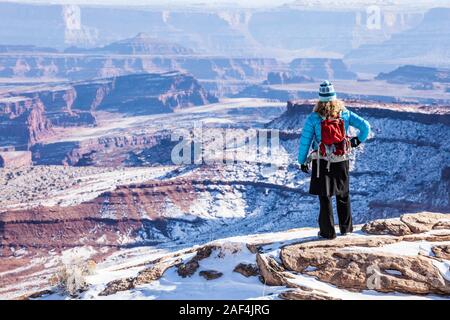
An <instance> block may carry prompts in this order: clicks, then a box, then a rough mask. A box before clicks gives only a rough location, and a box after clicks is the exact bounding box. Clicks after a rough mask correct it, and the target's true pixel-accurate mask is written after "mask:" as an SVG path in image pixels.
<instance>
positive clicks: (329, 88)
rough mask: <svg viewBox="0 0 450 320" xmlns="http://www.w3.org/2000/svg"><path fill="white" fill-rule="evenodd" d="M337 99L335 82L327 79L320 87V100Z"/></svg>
mask: <svg viewBox="0 0 450 320" xmlns="http://www.w3.org/2000/svg"><path fill="white" fill-rule="evenodd" d="M333 100H336V91H334V87H333V84H332V83H331V82H330V81H328V80H325V81H324V82H322V83H321V84H320V88H319V101H322V102H329V101H333Z"/></svg>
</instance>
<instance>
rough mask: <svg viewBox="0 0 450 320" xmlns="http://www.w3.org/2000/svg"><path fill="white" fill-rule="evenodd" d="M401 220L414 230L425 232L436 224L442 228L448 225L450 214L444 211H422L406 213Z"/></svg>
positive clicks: (415, 231)
mask: <svg viewBox="0 0 450 320" xmlns="http://www.w3.org/2000/svg"><path fill="white" fill-rule="evenodd" d="M400 220H401V221H402V222H403V223H405V224H406V225H407V226H408V227H409V228H410V229H411V231H412V232H414V233H423V232H427V231H430V230H432V229H433V228H434V227H435V226H436V227H437V228H442V226H444V225H448V221H449V220H450V215H448V214H443V213H433V212H422V213H416V214H404V215H402V216H401V217H400Z"/></svg>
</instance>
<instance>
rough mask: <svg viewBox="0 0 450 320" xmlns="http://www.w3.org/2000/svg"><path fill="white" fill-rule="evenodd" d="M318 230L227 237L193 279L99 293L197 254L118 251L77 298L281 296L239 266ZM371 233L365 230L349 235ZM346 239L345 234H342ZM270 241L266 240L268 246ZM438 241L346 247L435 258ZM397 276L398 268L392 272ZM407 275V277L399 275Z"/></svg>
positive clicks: (370, 294)
mask: <svg viewBox="0 0 450 320" xmlns="http://www.w3.org/2000/svg"><path fill="white" fill-rule="evenodd" d="M316 234H317V230H316V229H311V228H310V229H294V230H289V231H285V232H279V233H267V234H258V235H248V236H239V237H232V238H225V239H221V240H216V241H213V242H210V243H207V244H206V245H207V246H213V247H215V248H216V249H215V250H213V252H212V254H211V255H210V256H209V257H207V258H205V259H203V260H201V261H199V268H198V270H197V271H196V272H194V274H192V275H191V276H188V277H185V278H183V277H181V276H180V275H179V274H178V273H177V267H176V266H173V267H170V268H168V269H167V270H166V271H165V272H164V274H163V275H162V277H161V278H159V279H157V280H155V281H151V282H150V283H146V284H141V285H138V286H136V287H134V288H132V289H129V290H124V291H119V292H117V293H115V294H112V295H108V296H99V293H101V292H102V291H103V290H104V289H105V287H106V286H107V284H108V283H109V282H111V281H113V280H118V279H126V278H130V277H131V278H133V277H136V275H138V273H139V272H140V271H142V270H144V269H146V268H149V267H150V266H151V265H152V264H151V263H150V262H151V261H157V259H161V258H163V257H167V256H177V255H179V257H180V258H181V260H182V262H183V263H186V262H187V261H189V260H190V259H192V258H193V256H194V255H195V251H194V252H193V251H192V249H195V248H199V247H198V246H194V247H192V248H186V245H185V246H184V247H185V248H184V249H182V248H180V247H162V248H136V249H130V250H124V251H120V252H117V253H115V254H114V255H112V256H111V257H109V258H108V259H107V260H106V261H105V262H103V263H101V264H99V265H97V268H96V270H95V271H94V273H93V274H92V275H89V276H87V282H88V283H89V288H88V290H87V291H85V292H83V293H81V294H80V295H79V296H77V297H76V299H199V300H202V299H208V300H211V299H280V297H279V294H281V293H283V292H286V291H288V290H290V289H289V288H287V287H286V286H269V285H266V284H264V282H263V281H261V280H260V278H259V277H258V276H249V277H245V276H244V275H242V274H240V273H237V272H235V271H233V270H234V268H235V267H236V266H237V265H238V264H241V263H244V264H252V265H256V264H257V261H256V254H255V253H254V252H252V251H250V250H249V245H252V244H260V245H261V247H260V252H263V253H262V254H263V255H265V256H270V257H273V258H275V259H276V260H279V254H280V249H281V248H282V247H285V246H288V245H290V244H295V243H300V242H308V241H315V240H317V239H316ZM349 237H351V238H364V237H371V236H369V235H367V234H364V233H363V232H361V231H357V232H356V233H354V234H353V235H350V236H347V237H345V238H349ZM342 239H344V238H342ZM264 243H266V244H264ZM432 245H433V246H435V245H450V241H446V242H436V243H430V242H426V241H417V242H409V241H401V242H398V243H395V244H393V245H386V246H381V247H376V248H360V247H358V248H346V249H345V250H359V251H360V252H364V251H365V250H367V251H372V252H375V251H378V252H385V253H390V254H393V255H400V256H402V255H408V256H417V255H418V254H419V253H422V254H425V253H427V255H428V256H432V253H431V251H430V247H431V246H432ZM449 263H450V261H446V262H445V261H444V262H437V261H436V262H435V265H436V267H437V268H439V270H440V271H441V272H442V276H443V277H445V278H446V279H447V280H448V276H449ZM205 270H214V271H216V272H220V273H222V275H221V276H220V277H219V278H217V279H214V280H206V279H205V278H204V277H202V276H201V275H200V272H201V271H205ZM288 273H289V274H290V280H289V281H290V282H291V283H293V284H296V285H299V286H302V287H303V288H308V290H311V292H317V293H320V294H322V295H325V296H329V297H333V298H337V299H356V300H359V299H368V300H372V299H450V296H437V295H412V294H401V293H395V292H392V293H382V292H378V291H375V290H362V291H354V290H352V291H350V290H345V289H340V288H338V287H336V286H334V285H331V284H329V283H326V282H323V281H320V280H318V279H317V278H315V277H312V276H308V275H304V274H300V273H296V272H288ZM392 274H393V275H395V274H396V273H395V271H392ZM398 276H401V275H398ZM41 298H42V299H68V298H69V297H68V296H66V295H61V294H59V293H53V294H50V295H44V296H43V297H41Z"/></svg>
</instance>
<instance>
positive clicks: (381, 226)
mask: <svg viewBox="0 0 450 320" xmlns="http://www.w3.org/2000/svg"><path fill="white" fill-rule="evenodd" d="M362 230H363V231H364V232H366V233H368V234H378V235H388V234H390V235H393V236H404V235H408V234H411V233H412V231H411V229H410V228H409V227H408V226H407V225H406V224H405V223H404V222H402V221H400V220H397V219H380V220H374V221H371V222H368V223H366V224H365V225H364V226H363V227H362Z"/></svg>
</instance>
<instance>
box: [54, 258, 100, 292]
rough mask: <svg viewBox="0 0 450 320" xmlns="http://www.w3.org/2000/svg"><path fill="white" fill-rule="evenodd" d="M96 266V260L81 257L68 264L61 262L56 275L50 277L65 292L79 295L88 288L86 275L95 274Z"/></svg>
mask: <svg viewBox="0 0 450 320" xmlns="http://www.w3.org/2000/svg"><path fill="white" fill-rule="evenodd" d="M95 267H96V263H95V261H93V260H88V261H83V260H82V259H79V258H78V259H74V260H72V261H70V262H69V263H67V264H63V263H61V266H60V267H59V269H58V271H57V273H56V275H55V276H53V277H51V278H50V284H51V285H54V286H57V287H58V289H59V290H60V291H61V292H62V293H63V294H66V295H69V296H71V297H77V296H78V294H80V293H81V292H83V291H86V290H87V289H88V287H89V285H88V283H87V281H86V276H88V275H91V274H93V273H94V271H95Z"/></svg>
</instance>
